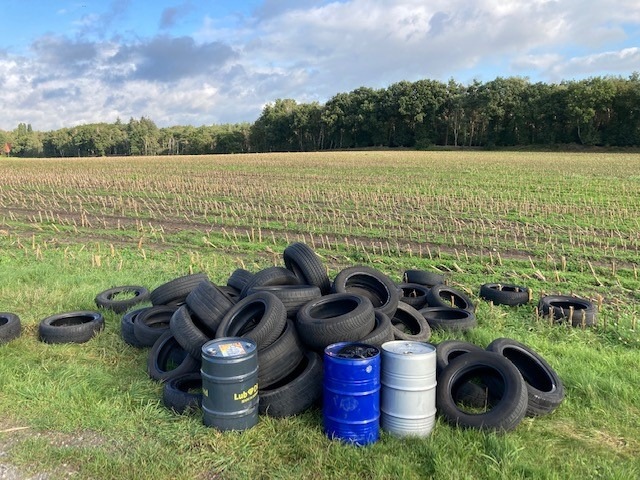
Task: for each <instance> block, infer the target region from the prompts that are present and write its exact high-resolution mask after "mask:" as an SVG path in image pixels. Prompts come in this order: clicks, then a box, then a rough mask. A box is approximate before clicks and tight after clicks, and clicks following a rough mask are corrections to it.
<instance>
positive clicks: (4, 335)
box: [0, 312, 22, 344]
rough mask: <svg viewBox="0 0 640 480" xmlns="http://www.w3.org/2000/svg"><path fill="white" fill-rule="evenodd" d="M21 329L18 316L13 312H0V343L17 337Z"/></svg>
mask: <svg viewBox="0 0 640 480" xmlns="http://www.w3.org/2000/svg"><path fill="white" fill-rule="evenodd" d="M21 331H22V324H21V323H20V317H18V315H16V314H15V313H9V312H1V313H0V344H3V343H7V342H9V341H10V340H13V339H14V338H18V337H19V336H20V333H21Z"/></svg>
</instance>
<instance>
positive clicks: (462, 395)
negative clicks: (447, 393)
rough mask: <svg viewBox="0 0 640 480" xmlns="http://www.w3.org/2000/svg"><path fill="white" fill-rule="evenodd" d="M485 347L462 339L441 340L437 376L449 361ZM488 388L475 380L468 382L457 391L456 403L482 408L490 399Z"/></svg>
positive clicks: (437, 354)
mask: <svg viewBox="0 0 640 480" xmlns="http://www.w3.org/2000/svg"><path fill="white" fill-rule="evenodd" d="M482 351H483V349H482V348H481V347H479V346H477V345H474V344H473V343H469V342H464V341H461V340H445V341H444V342H440V343H439V344H438V345H437V346H436V376H437V377H439V376H440V374H441V373H442V370H444V368H445V367H446V366H447V365H449V363H450V362H451V361H452V360H453V359H455V358H458V357H459V356H461V355H464V354H465V353H470V352H482ZM487 394H488V388H485V387H484V386H481V385H478V384H476V383H473V382H467V383H466V384H464V385H460V387H459V388H458V389H457V391H456V397H455V398H454V401H455V402H456V403H464V404H466V405H469V406H471V407H476V408H481V407H483V406H486V405H487V402H489V401H491V403H492V404H493V403H494V402H493V400H489V399H488V397H487Z"/></svg>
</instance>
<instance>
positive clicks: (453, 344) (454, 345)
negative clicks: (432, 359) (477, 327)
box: [436, 340, 483, 375]
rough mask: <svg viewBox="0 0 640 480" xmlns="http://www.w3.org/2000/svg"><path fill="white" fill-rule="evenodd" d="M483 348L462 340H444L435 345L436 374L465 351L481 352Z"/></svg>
mask: <svg viewBox="0 0 640 480" xmlns="http://www.w3.org/2000/svg"><path fill="white" fill-rule="evenodd" d="M482 351H483V348H481V347H479V346H478V345H475V344H473V343H470V342H464V341H462V340H445V341H444V342H440V343H439V344H438V345H436V372H437V374H438V375H440V373H441V372H442V370H444V367H446V366H447V365H449V363H451V361H452V360H454V359H456V358H458V357H459V356H461V355H464V354H465V353H471V352H482Z"/></svg>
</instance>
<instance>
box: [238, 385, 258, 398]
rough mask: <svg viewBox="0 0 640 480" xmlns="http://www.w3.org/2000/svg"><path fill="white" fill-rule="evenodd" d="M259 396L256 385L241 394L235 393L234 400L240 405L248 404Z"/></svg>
mask: <svg viewBox="0 0 640 480" xmlns="http://www.w3.org/2000/svg"><path fill="white" fill-rule="evenodd" d="M256 395H258V384H257V383H256V384H255V385H253V386H252V387H249V388H247V389H246V390H243V391H242V392H240V393H234V394H233V399H234V400H236V401H239V402H240V403H246V402H248V401H249V400H253V399H254V398H256Z"/></svg>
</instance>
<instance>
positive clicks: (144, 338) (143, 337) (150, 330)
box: [133, 305, 177, 347]
mask: <svg viewBox="0 0 640 480" xmlns="http://www.w3.org/2000/svg"><path fill="white" fill-rule="evenodd" d="M176 309H177V307H171V306H168V305H155V306H153V307H150V308H147V309H146V310H144V311H143V312H140V313H139V314H138V316H137V317H136V319H135V322H133V333H134V335H135V336H136V338H137V339H138V342H139V343H140V344H141V345H143V346H145V347H152V346H153V344H154V343H156V340H158V338H160V336H162V334H163V333H165V332H167V331H168V330H169V321H170V320H171V316H172V315H173V314H174V312H175V311H176Z"/></svg>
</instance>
